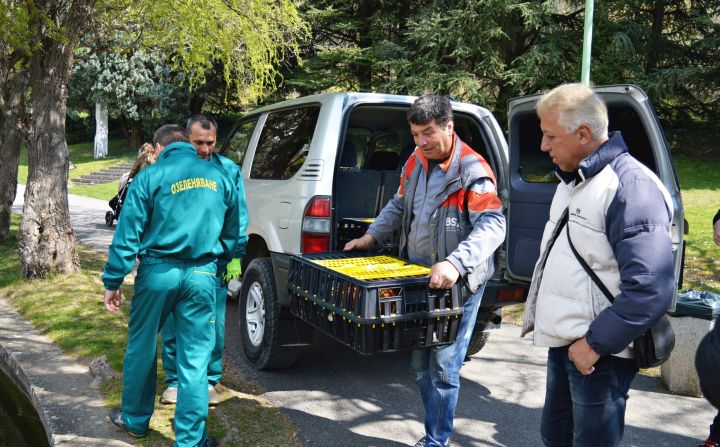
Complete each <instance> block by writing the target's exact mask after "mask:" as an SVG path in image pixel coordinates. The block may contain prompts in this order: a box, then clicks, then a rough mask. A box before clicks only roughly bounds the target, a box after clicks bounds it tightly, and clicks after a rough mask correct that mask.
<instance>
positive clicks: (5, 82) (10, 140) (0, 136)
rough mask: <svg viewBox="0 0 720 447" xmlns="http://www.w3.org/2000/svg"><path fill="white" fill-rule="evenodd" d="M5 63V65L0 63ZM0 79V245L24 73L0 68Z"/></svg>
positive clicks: (18, 140)
mask: <svg viewBox="0 0 720 447" xmlns="http://www.w3.org/2000/svg"><path fill="white" fill-rule="evenodd" d="M3 62H6V61H3ZM4 68H6V69H7V70H5V69H3V70H2V74H1V75H0V77H1V78H2V79H0V160H2V166H3V168H2V169H0V241H4V240H6V239H7V238H8V236H9V235H10V214H11V213H12V204H13V201H14V200H15V192H16V191H17V175H18V163H19V160H20V147H21V146H22V139H23V131H22V120H23V118H24V115H25V94H26V92H27V85H28V73H27V71H26V70H25V68H24V67H19V68H17V69H15V70H13V69H11V68H10V67H9V66H6V67H4Z"/></svg>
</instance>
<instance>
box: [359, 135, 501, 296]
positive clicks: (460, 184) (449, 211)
mask: <svg viewBox="0 0 720 447" xmlns="http://www.w3.org/2000/svg"><path fill="white" fill-rule="evenodd" d="M436 169H441V170H442V172H441V175H443V177H444V179H443V181H442V182H433V183H432V184H436V185H441V186H440V187H439V188H437V189H432V190H428V191H427V192H426V195H427V196H429V197H430V198H431V199H432V201H431V202H429V203H430V204H431V206H432V208H431V209H432V211H431V213H430V214H429V216H430V218H429V222H418V221H413V219H412V216H413V210H412V207H413V201H414V198H415V192H416V190H417V186H418V182H419V181H420V180H421V179H423V180H424V179H427V177H428V176H427V170H428V160H427V158H425V156H424V155H423V153H422V151H421V150H420V149H419V148H415V151H414V152H413V154H412V155H410V157H409V158H408V160H407V161H406V162H405V166H403V170H402V174H401V178H400V187H399V188H398V191H397V193H395V196H394V197H393V198H392V199H390V201H389V202H388V204H387V205H386V206H385V208H383V209H382V211H381V212H380V215H379V216H378V217H377V218H376V219H375V222H374V223H373V224H372V225H370V227H369V228H368V231H367V232H368V233H369V234H370V235H371V236H373V237H374V238H375V240H378V241H380V240H384V239H386V238H388V237H389V236H390V235H391V234H392V232H393V231H394V230H396V229H397V228H400V255H401V256H402V257H405V258H406V257H407V253H408V235H409V234H410V232H411V231H412V230H413V227H414V226H416V225H429V226H430V227H431V228H433V229H434V231H433V232H432V235H433V237H432V253H431V259H432V263H433V264H435V263H437V262H439V261H442V260H447V261H448V262H450V263H451V264H452V265H453V266H454V267H455V268H456V269H457V271H458V272H459V273H460V277H461V278H462V279H463V281H464V282H465V284H466V285H467V287H468V289H469V290H467V291H466V293H468V292H469V293H475V292H476V291H477V290H478V288H479V287H480V286H481V285H482V284H484V283H485V282H486V281H487V280H488V279H490V277H491V276H492V274H493V272H494V256H493V255H494V253H495V250H496V249H497V248H498V247H499V246H500V245H501V244H502V242H503V241H504V239H505V217H504V215H503V213H502V203H501V201H500V199H499V198H498V195H497V190H496V187H495V176H494V174H493V172H492V170H491V169H490V165H488V163H487V161H486V160H485V159H484V158H483V157H482V156H481V155H480V154H478V153H477V152H475V151H474V150H473V149H472V148H470V146H468V145H466V144H465V143H463V142H462V141H461V140H460V138H459V137H457V135H456V136H455V144H454V147H453V151H452V153H451V155H450V157H449V158H448V159H447V160H445V161H444V162H442V163H441V164H439V165H438V166H437V168H436ZM430 184H431V183H429V182H428V186H430Z"/></svg>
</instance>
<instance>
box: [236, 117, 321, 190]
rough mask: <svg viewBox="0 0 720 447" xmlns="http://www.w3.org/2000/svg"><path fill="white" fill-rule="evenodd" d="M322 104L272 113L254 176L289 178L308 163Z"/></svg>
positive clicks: (261, 140)
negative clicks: (306, 160)
mask: <svg viewBox="0 0 720 447" xmlns="http://www.w3.org/2000/svg"><path fill="white" fill-rule="evenodd" d="M319 113H320V106H319V105H313V106H309V107H301V108H297V109H290V110H281V111H278V112H272V113H270V114H269V115H268V117H267V119H266V120H265V126H264V127H263V130H262V133H261V134H260V140H259V141H258V145H257V149H256V150H255V156H254V158H253V163H252V167H251V168H250V178H257V179H275V180H286V179H289V178H290V177H292V176H293V175H295V173H296V172H297V171H298V170H299V169H300V167H301V166H302V165H303V163H304V162H305V159H306V158H307V155H308V152H309V151H310V143H311V142H312V137H313V133H314V132H315V125H316V124H317V118H318V115H319Z"/></svg>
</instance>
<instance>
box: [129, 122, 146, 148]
mask: <svg viewBox="0 0 720 447" xmlns="http://www.w3.org/2000/svg"><path fill="white" fill-rule="evenodd" d="M129 136H130V147H132V148H134V149H139V148H140V146H142V145H143V143H144V141H143V129H142V123H141V122H140V121H137V120H132V121H130V130H129Z"/></svg>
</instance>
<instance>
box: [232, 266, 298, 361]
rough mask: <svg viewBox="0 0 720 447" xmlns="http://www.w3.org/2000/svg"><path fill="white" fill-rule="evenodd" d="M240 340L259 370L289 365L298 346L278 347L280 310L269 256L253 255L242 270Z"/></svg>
mask: <svg viewBox="0 0 720 447" xmlns="http://www.w3.org/2000/svg"><path fill="white" fill-rule="evenodd" d="M239 298H240V302H239V306H238V310H239V312H240V339H241V340H242V344H243V351H244V352H245V356H246V357H247V359H248V360H249V361H250V363H251V364H252V365H253V366H254V367H255V368H257V369H260V370H271V369H283V368H288V367H290V366H291V365H292V364H293V363H294V362H295V360H296V359H297V357H298V355H299V353H300V349H298V348H291V347H283V346H280V340H279V334H280V331H279V325H280V323H281V322H280V318H279V315H280V311H279V306H278V299H277V293H276V290H275V276H274V275H273V268H272V262H271V261H270V258H257V259H254V260H253V261H252V262H250V265H248V268H247V270H245V272H244V273H243V280H242V287H241V288H240V296H239Z"/></svg>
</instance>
